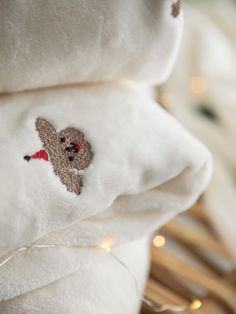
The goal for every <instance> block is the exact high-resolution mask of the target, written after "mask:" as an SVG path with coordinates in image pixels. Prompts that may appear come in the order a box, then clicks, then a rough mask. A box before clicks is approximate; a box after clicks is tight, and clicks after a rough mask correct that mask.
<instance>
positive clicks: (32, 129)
mask: <svg viewBox="0 0 236 314" xmlns="http://www.w3.org/2000/svg"><path fill="white" fill-rule="evenodd" d="M0 4H1V12H0V32H1V33H0V36H1V38H0V39H1V52H0V60H1V63H0V92H1V93H2V94H1V96H0V137H1V142H0V165H1V180H0V198H1V207H0V256H1V257H0V264H1V263H4V262H5V264H4V265H3V266H1V267H0V282H1V288H0V312H1V313H4V314H8V313H9V314H10V313H14V314H20V313H22V314H23V313H34V314H45V313H48V314H54V313H71V314H76V313H78V314H81V313H83V314H94V313H95V312H96V313H98V314H111V313H114V314H123V313H127V314H137V313H138V311H139V307H140V303H141V302H140V301H141V295H142V293H143V290H144V285H145V280H146V276H147V273H148V265H149V255H148V244H149V238H150V235H151V234H152V232H154V231H155V230H156V229H157V228H159V227H160V226H162V225H163V224H164V223H165V222H167V221H168V220H170V219H171V218H172V217H174V216H175V215H177V214H178V213H179V212H181V211H183V210H185V209H187V208H188V207H189V206H191V205H192V204H193V203H194V202H195V201H196V200H197V198H198V197H199V196H200V195H201V193H202V192H203V190H204V189H205V187H206V185H207V184H208V182H209V179H210V176H211V157H210V155H209V153H208V151H207V150H206V149H205V148H204V146H203V145H202V144H201V143H200V142H198V141H197V140H195V139H194V138H193V137H192V136H191V135H190V134H189V133H188V132H186V131H185V130H184V129H183V128H182V127H181V125H180V124H179V123H178V122H177V121H176V120H175V119H174V118H173V117H171V116H170V115H169V114H168V113H167V112H166V111H165V110H164V109H162V108H161V107H160V106H159V105H158V104H157V103H156V101H155V100H154V95H153V92H152V91H151V89H150V88H149V87H148V84H149V83H160V82H162V81H163V80H164V79H166V78H167V76H168V74H169V73H170V70H171V67H172V65H173V62H174V59H175V56H176V52H177V50H178V45H179V40H180V36H181V32H182V24H183V21H182V10H181V6H180V1H179V0H175V1H170V0H158V1H156V0H155V1H154V0H148V1H146V0H145V1H141V0H138V1H137V0H132V1H125V0H118V1H110V0H109V1H108V0H102V1H100V0H99V1H80V0H79V1H72V0H69V1H65V0H62V1H59V2H58V1H57V2H56V1H38V0H36V1H24V2H20V3H19V2H16V1H11V0H10V1H4V0H0ZM127 80H129V82H128V81H127ZM130 80H135V81H136V82H131V81H130ZM95 81H100V83H98V82H95ZM137 81H139V82H140V81H142V83H137ZM78 83H79V84H78ZM70 84H74V86H73V87H72V86H70V87H65V86H62V85H70ZM143 84H144V85H143ZM55 85H56V87H53V88H52V86H55ZM45 87H47V88H45ZM49 87H50V88H49ZM36 89H38V90H36ZM25 90H29V91H28V92H26V91H25ZM16 91H20V92H18V93H16ZM104 240H105V241H108V242H109V241H110V242H111V243H110V244H111V245H112V251H111V253H108V252H105V251H104V250H102V249H101V244H102V243H104ZM48 244H51V245H52V247H50V248H46V247H45V246H47V245H48ZM27 245H37V246H41V248H39V247H38V248H35V247H31V248H29V247H28V248H27V249H25V246H27ZM16 250H18V251H16ZM12 252H13V253H12ZM11 254H13V255H11ZM116 256H117V258H118V259H117V258H116ZM9 257H10V258H11V257H12V258H11V259H9V260H8V261H7V260H6V258H9ZM137 261H138V262H137ZM135 282H137V285H138V287H137V288H138V290H137V289H136V286H135Z"/></svg>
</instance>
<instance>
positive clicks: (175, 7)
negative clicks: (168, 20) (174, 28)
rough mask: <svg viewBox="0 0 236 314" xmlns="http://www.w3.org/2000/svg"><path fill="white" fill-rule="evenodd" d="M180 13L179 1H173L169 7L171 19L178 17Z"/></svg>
mask: <svg viewBox="0 0 236 314" xmlns="http://www.w3.org/2000/svg"><path fill="white" fill-rule="evenodd" d="M180 11H181V0H175V1H174V3H172V5H171V15H172V16H173V17H177V16H179V14H180Z"/></svg>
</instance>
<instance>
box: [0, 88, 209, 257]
mask: <svg viewBox="0 0 236 314" xmlns="http://www.w3.org/2000/svg"><path fill="white" fill-rule="evenodd" d="M0 110H1V114H0V116H1V124H0V125H1V138H2V140H1V143H2V145H1V152H0V155H1V167H2V168H1V180H2V181H1V194H2V196H1V203H2V206H1V209H0V210H1V218H0V233H1V236H0V241H1V242H0V244H1V246H0V249H1V253H2V254H3V253H4V252H7V251H8V250H9V249H13V248H16V247H19V246H22V245H25V244H26V243H28V242H31V241H33V240H36V239H37V238H39V237H41V236H43V235H44V234H45V233H47V232H49V231H52V230H55V229H58V228H63V227H66V226H67V225H68V224H70V223H73V222H80V221H83V220H85V219H86V218H91V217H92V218H94V217H93V216H95V215H96V214H99V213H102V212H104V215H106V216H107V217H106V216H104V217H103V216H98V218H96V217H95V220H94V221H95V224H94V225H95V226H96V228H95V230H94V232H92V231H91V230H90V232H89V233H86V236H85V237H83V236H79V237H78V238H79V239H80V244H83V243H81V242H83V241H85V243H84V244H85V245H87V244H94V242H95V241H100V240H101V238H103V237H104V235H105V234H106V231H108V232H109V235H112V236H114V235H113V233H114V234H115V235H116V237H115V239H114V242H115V243H118V242H119V241H120V238H121V239H122V240H123V241H124V240H125V241H127V240H129V239H132V238H136V237H138V236H140V235H142V234H143V232H144V231H147V229H148V230H150V229H152V230H153V229H154V227H159V225H160V223H159V220H158V219H156V220H155V217H158V218H159V215H160V216H163V215H167V216H168V217H169V216H173V213H176V212H178V211H181V210H183V209H185V208H187V207H188V206H190V205H191V204H192V203H193V202H194V201H195V200H196V198H197V197H198V196H199V194H200V193H201V192H202V191H203V189H204V187H205V185H206V184H207V182H208V180H209V175H210V166H209V154H208V152H207V151H206V150H205V148H204V147H203V146H202V145H201V144H200V143H199V142H197V141H196V140H194V139H193V138H192V137H191V136H190V135H189V134H188V133H187V132H186V131H185V130H184V129H183V128H182V127H181V126H180V125H179V124H178V122H177V121H175V119H174V118H172V117H171V116H170V115H168V114H167V113H166V112H165V111H164V110H163V109H162V108H160V107H159V106H158V105H157V104H156V103H155V102H154V101H153V100H152V98H151V97H149V96H148V95H147V93H142V92H140V93H139V92H138V90H136V88H135V87H131V86H130V87H129V86H119V87H118V86H117V85H116V86H112V85H110V86H109V88H108V87H107V85H104V86H103V85H100V86H97V85H96V86H86V87H79V88H66V89H55V90H48V91H38V92H33V93H25V94H23V93H22V94H17V95H12V96H5V97H2V98H1V99H0ZM38 117H42V118H45V119H47V120H48V121H50V123H52V125H53V126H54V127H55V128H56V130H58V131H59V130H62V129H64V128H66V127H68V126H72V127H75V128H78V129H80V130H82V131H83V132H84V134H85V137H86V138H87V139H88V140H89V142H90V143H91V145H92V148H93V151H94V158H93V160H92V163H91V164H90V165H89V166H88V168H86V169H85V171H84V174H83V181H84V187H83V188H82V193H81V195H79V196H78V195H76V194H74V193H71V192H68V191H67V189H66V187H65V186H64V185H63V184H62V183H61V182H60V180H59V178H58V176H56V175H55V174H54V172H53V169H52V165H51V164H50V161H49V162H46V161H44V160H31V161H30V162H27V161H25V160H24V159H23V157H24V155H26V154H27V153H30V152H32V153H33V152H35V151H37V150H39V149H41V147H42V143H41V142H40V140H39V136H38V133H37V132H36V130H35V121H36V119H37V118H38ZM113 121H114V122H113ZM9 140H10V145H9ZM173 157H174V158H173ZM154 188H155V192H154V193H152V192H148V193H149V194H147V196H145V195H146V194H142V193H143V192H145V191H147V190H150V189H154ZM138 193H141V194H138ZM136 194H137V195H136ZM125 195H130V196H129V203H128V206H127V208H126V206H125V203H122V201H123V199H124V198H125ZM132 195H133V196H132ZM117 197H122V198H121V199H120V200H119V201H118V202H117V203H115V204H114V205H113V207H112V209H111V210H109V209H108V210H106V209H107V208H108V207H109V206H111V205H112V203H113V202H114V200H115V199H117ZM145 197H146V198H145ZM142 199H144V200H145V201H141V200H142ZM9 200H10V201H9ZM147 200H148V201H147ZM116 204H118V205H116ZM119 204H121V206H119ZM105 210H106V211H105ZM145 210H148V211H147V212H145ZM114 213H115V214H114ZM116 213H117V214H118V216H116ZM145 213H146V214H145ZM125 214H127V216H128V220H127V224H128V225H129V227H128V228H127V227H125V224H123V223H122V224H121V225H120V222H121V221H125V220H126V218H125V219H124V217H125ZM136 215H140V216H142V218H141V219H137V216H136ZM155 215H158V216H155ZM135 216H136V217H135ZM96 219H99V220H100V221H102V220H104V222H105V224H104V228H105V226H106V225H107V227H106V228H107V230H106V228H105V232H104V230H103V227H100V226H99V224H100V222H99V223H98V224H96ZM106 221H109V223H107V224H106ZM113 221H114V224H113ZM132 224H133V225H134V228H130V226H131V225H132ZM135 224H137V225H138V228H137V227H135ZM101 225H102V223H101ZM142 225H143V227H141V226H142ZM79 229H80V232H82V230H83V229H81V228H79ZM119 229H121V230H119ZM83 238H84V239H83Z"/></svg>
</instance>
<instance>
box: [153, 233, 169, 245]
mask: <svg viewBox="0 0 236 314" xmlns="http://www.w3.org/2000/svg"><path fill="white" fill-rule="evenodd" d="M152 242H153V245H154V246H156V247H162V246H164V245H165V244H166V239H165V238H164V237H163V236H162V235H157V236H155V238H154V239H153V241H152Z"/></svg>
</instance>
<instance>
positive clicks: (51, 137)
mask: <svg viewBox="0 0 236 314" xmlns="http://www.w3.org/2000/svg"><path fill="white" fill-rule="evenodd" d="M35 126H36V130H37V132H38V134H39V138H40V140H41V142H42V144H43V148H44V149H45V150H40V151H38V152H36V153H35V154H34V155H32V156H28V155H27V156H25V157H24V159H25V160H27V161H29V160H30V159H44V160H49V161H50V162H51V164H52V166H53V170H54V173H55V174H56V175H57V176H58V177H59V178H60V180H61V182H62V183H63V184H64V185H65V186H66V187H67V190H68V191H69V192H73V193H76V194H77V195H79V194H80V193H81V188H82V186H83V184H82V176H81V175H79V174H78V171H79V170H84V169H85V168H87V167H88V165H89V164H90V163H91V161H92V158H93V152H92V148H91V145H90V144H89V143H88V142H87V141H86V140H85V139H84V134H83V133H82V132H81V131H80V130H77V129H75V128H71V127H68V128H66V129H63V130H61V131H59V132H56V130H55V129H54V128H53V127H52V125H51V124H50V123H49V122H48V121H47V120H45V119H41V118H37V120H36V122H35Z"/></svg>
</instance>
